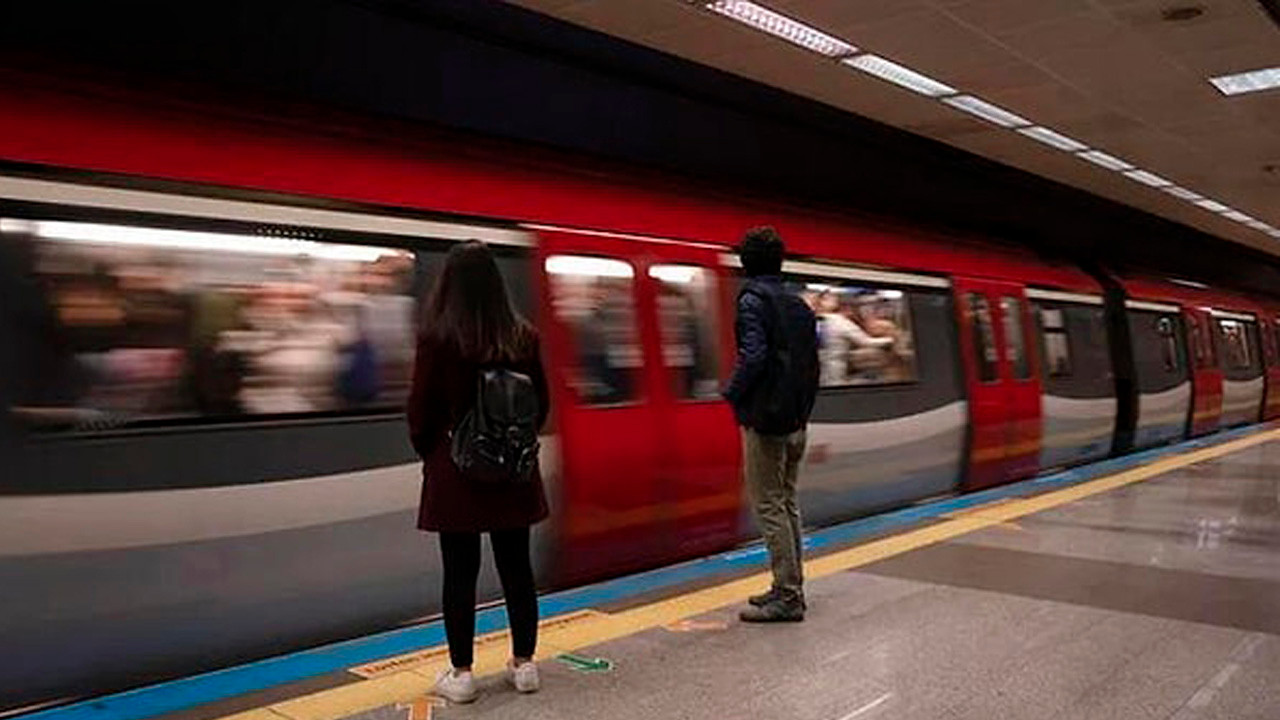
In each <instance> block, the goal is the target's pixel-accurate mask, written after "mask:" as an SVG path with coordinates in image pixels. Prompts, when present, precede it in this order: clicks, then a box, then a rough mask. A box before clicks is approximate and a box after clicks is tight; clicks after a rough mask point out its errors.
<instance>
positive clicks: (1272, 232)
mask: <svg viewBox="0 0 1280 720" xmlns="http://www.w3.org/2000/svg"><path fill="white" fill-rule="evenodd" d="M1267 234H1268V235H1270V236H1271V237H1273V238H1277V239H1280V230H1277V229H1275V228H1271V229H1270V230H1268V231H1267Z"/></svg>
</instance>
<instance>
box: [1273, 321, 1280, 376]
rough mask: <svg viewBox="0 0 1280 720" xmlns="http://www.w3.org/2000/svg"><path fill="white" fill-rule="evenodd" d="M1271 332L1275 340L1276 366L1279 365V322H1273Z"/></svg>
mask: <svg viewBox="0 0 1280 720" xmlns="http://www.w3.org/2000/svg"><path fill="white" fill-rule="evenodd" d="M1273 330H1274V331H1275V339H1276V364H1277V365H1280V320H1277V321H1276V322H1275V326H1274V328H1273Z"/></svg>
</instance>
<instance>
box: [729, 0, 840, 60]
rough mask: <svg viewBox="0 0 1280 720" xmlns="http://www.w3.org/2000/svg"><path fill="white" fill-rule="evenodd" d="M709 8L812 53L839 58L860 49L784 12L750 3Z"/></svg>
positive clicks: (735, 2)
mask: <svg viewBox="0 0 1280 720" xmlns="http://www.w3.org/2000/svg"><path fill="white" fill-rule="evenodd" d="M706 7H707V9H708V10H710V11H711V12H713V13H716V14H718V15H723V16H724V17H727V18H729V19H730V20H734V21H736V22H740V23H742V24H743V25H746V26H748V27H752V28H754V29H756V30H759V31H760V32H763V33H767V34H769V35H772V36H774V37H776V38H779V39H782V40H786V41H787V42H789V43H791V44H793V45H799V46H800V47H802V48H805V49H806V50H812V51H813V52H816V53H818V54H819V55H825V56H826V57H830V58H835V57H841V56H844V55H852V54H853V53H855V52H857V51H858V49H857V48H856V47H854V46H852V45H850V44H849V43H847V42H845V41H843V40H841V39H840V38H838V37H835V36H833V35H828V34H827V33H824V32H822V31H821V30H819V29H817V28H815V27H812V26H810V25H806V24H804V23H802V22H800V21H798V20H793V19H791V18H789V17H787V16H786V15H783V14H782V13H778V12H774V11H773V10H770V9H769V8H767V7H764V6H763V5H757V4H756V3H753V2H750V0H718V1H717V2H710V3H707V5H706Z"/></svg>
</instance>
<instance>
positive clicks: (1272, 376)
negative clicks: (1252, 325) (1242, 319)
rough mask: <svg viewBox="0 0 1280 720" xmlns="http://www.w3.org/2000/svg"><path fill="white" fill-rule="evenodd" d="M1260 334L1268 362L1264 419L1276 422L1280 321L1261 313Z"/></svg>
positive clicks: (1279, 409) (1279, 399)
mask: <svg viewBox="0 0 1280 720" xmlns="http://www.w3.org/2000/svg"><path fill="white" fill-rule="evenodd" d="M1258 332H1259V333H1260V334H1261V335H1262V341H1263V342H1262V344H1263V348H1264V349H1265V354H1266V361H1267V399H1266V402H1265V403H1264V405H1263V408H1262V419H1263V420H1274V419H1276V418H1280V319H1277V318H1272V317H1269V316H1268V315H1267V314H1266V313H1265V312H1264V313H1260V314H1259V315H1258Z"/></svg>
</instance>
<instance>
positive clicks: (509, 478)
mask: <svg viewBox="0 0 1280 720" xmlns="http://www.w3.org/2000/svg"><path fill="white" fill-rule="evenodd" d="M538 413H539V407H538V394H537V391H536V390H534V387H533V380H531V379H530V378H529V376H528V375H523V374H521V373H518V372H515V371H512V370H506V369H503V368H481V370H480V378H479V380H478V381H477V385H476V404H475V407H473V408H471V409H470V410H468V411H467V414H466V415H464V416H463V417H462V420H461V421H460V422H459V423H458V426H457V427H456V428H454V431H453V438H452V440H451V442H450V446H449V454H450V456H451V457H452V458H453V463H454V464H455V465H457V466H458V470H460V471H461V472H462V474H463V475H464V476H465V477H467V478H468V479H470V480H473V481H475V482H477V483H480V484H486V485H504V484H505V485H514V484H520V483H526V482H529V481H530V479H532V478H533V472H534V470H535V469H537V467H538V427H537V425H538Z"/></svg>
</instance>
